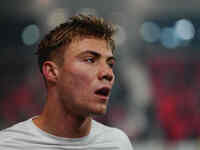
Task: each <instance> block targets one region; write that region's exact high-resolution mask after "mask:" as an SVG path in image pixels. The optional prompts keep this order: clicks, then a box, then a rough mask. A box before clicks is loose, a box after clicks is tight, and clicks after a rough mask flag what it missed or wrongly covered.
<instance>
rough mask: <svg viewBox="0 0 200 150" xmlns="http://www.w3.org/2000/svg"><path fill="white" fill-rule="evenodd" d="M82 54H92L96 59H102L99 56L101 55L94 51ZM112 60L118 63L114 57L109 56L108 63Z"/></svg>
mask: <svg viewBox="0 0 200 150" xmlns="http://www.w3.org/2000/svg"><path fill="white" fill-rule="evenodd" d="M82 54H92V55H94V56H95V57H100V56H101V54H99V53H97V52H95V51H93V50H87V51H85V52H83V53H82ZM110 60H114V61H116V58H115V57H114V56H109V57H108V59H107V61H110Z"/></svg>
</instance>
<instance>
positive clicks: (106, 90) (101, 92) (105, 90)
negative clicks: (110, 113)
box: [95, 88, 110, 97]
mask: <svg viewBox="0 0 200 150" xmlns="http://www.w3.org/2000/svg"><path fill="white" fill-rule="evenodd" d="M95 94H97V95H100V96H105V97H107V96H109V94H110V89H109V88H101V89H98V90H96V91H95Z"/></svg>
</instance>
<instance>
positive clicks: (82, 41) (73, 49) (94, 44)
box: [66, 37, 113, 57]
mask: <svg viewBox="0 0 200 150" xmlns="http://www.w3.org/2000/svg"><path fill="white" fill-rule="evenodd" d="M88 50H89V51H94V52H96V53H99V54H100V55H103V56H107V57H110V56H113V53H112V50H111V48H110V46H109V44H108V42H107V41H106V40H104V39H98V38H92V37H91V38H89V37H88V38H78V39H75V40H73V41H72V42H71V43H70V45H69V47H68V48H67V51H66V53H67V55H79V54H80V53H84V52H87V51H88Z"/></svg>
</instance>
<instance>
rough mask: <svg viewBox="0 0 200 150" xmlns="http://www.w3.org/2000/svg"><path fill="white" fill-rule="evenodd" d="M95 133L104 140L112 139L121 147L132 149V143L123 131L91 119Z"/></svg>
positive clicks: (127, 149)
mask: <svg viewBox="0 0 200 150" xmlns="http://www.w3.org/2000/svg"><path fill="white" fill-rule="evenodd" d="M93 124H94V126H95V127H94V129H95V130H96V131H94V132H96V134H98V135H100V136H102V137H103V138H104V139H105V140H106V139H107V140H112V142H114V143H117V144H118V145H119V146H120V147H121V148H122V149H126V150H132V149H133V148H132V144H131V142H130V140H129V138H128V136H127V135H126V134H125V132H124V131H122V130H121V129H118V128H114V127H109V126H106V125H104V124H102V123H99V122H97V121H93Z"/></svg>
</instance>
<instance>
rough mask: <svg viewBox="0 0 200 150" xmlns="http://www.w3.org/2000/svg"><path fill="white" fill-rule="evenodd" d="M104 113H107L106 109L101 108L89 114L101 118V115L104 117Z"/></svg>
mask: <svg viewBox="0 0 200 150" xmlns="http://www.w3.org/2000/svg"><path fill="white" fill-rule="evenodd" d="M106 112H107V109H106V108H103V109H98V110H96V111H92V112H91V114H92V115H95V116H101V115H105V114H106Z"/></svg>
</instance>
